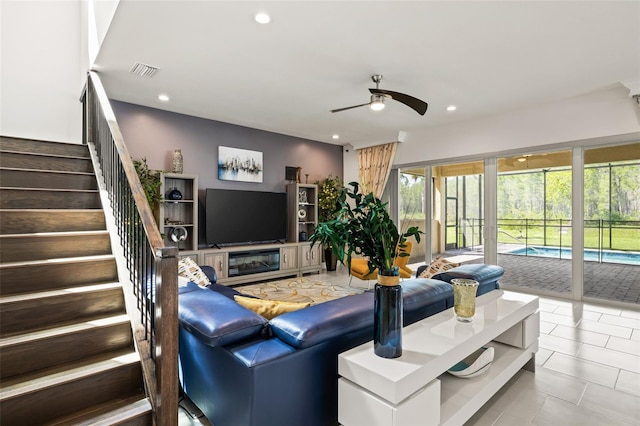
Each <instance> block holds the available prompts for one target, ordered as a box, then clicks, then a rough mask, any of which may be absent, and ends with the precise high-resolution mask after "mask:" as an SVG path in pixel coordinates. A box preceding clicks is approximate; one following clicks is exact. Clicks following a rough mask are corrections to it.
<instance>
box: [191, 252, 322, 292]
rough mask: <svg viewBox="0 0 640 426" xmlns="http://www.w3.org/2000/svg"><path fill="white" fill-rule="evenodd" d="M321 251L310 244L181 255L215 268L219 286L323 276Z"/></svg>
mask: <svg viewBox="0 0 640 426" xmlns="http://www.w3.org/2000/svg"><path fill="white" fill-rule="evenodd" d="M320 249H321V246H320V245H315V246H314V247H313V248H311V243H309V242H304V243H284V244H260V245H247V246H234V247H222V248H208V249H202V250H194V251H188V252H180V256H181V257H191V258H193V260H195V261H196V263H198V264H200V265H208V266H212V267H213V268H215V270H216V273H217V274H218V284H223V285H234V284H246V283H250V282H254V281H262V280H268V279H273V278H282V277H288V276H295V277H299V276H302V275H303V274H306V273H320V272H321V271H322V254H321V251H320Z"/></svg>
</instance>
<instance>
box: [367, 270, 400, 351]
mask: <svg viewBox="0 0 640 426" xmlns="http://www.w3.org/2000/svg"><path fill="white" fill-rule="evenodd" d="M399 275H400V273H399V270H398V268H397V267H396V268H394V269H392V270H384V271H383V270H379V275H378V283H376V285H375V301H374V308H373V309H374V319H373V351H374V352H375V354H376V355H378V356H379V357H382V358H398V357H399V356H401V355H402V287H401V286H400V284H399V279H400V278H399ZM381 283H382V284H381ZM393 283H395V284H393Z"/></svg>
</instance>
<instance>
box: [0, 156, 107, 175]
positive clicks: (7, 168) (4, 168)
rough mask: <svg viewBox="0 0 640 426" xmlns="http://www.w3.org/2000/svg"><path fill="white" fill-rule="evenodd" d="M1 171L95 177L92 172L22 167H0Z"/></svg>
mask: <svg viewBox="0 0 640 426" xmlns="http://www.w3.org/2000/svg"><path fill="white" fill-rule="evenodd" d="M0 152H1V151H0ZM2 171H14V172H29V173H51V174H64V175H77V176H95V175H96V174H95V173H93V172H77V171H73V170H47V169H25V168H22V167H3V166H0V172H2Z"/></svg>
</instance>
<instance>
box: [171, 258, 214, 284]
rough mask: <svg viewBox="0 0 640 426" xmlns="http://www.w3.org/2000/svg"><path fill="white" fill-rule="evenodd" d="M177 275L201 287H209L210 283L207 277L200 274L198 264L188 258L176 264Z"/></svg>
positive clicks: (200, 270) (202, 273)
mask: <svg viewBox="0 0 640 426" xmlns="http://www.w3.org/2000/svg"><path fill="white" fill-rule="evenodd" d="M178 275H179V276H181V277H185V278H187V279H188V280H189V281H193V282H194V283H196V284H198V285H199V286H201V287H208V286H210V285H211V281H209V278H207V275H206V274H205V273H204V272H202V269H200V267H199V266H198V264H197V263H196V262H194V260H193V259H191V258H190V257H185V258H182V259H180V261H179V262H178Z"/></svg>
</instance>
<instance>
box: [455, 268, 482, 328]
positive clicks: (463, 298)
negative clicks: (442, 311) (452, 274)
mask: <svg viewBox="0 0 640 426" xmlns="http://www.w3.org/2000/svg"><path fill="white" fill-rule="evenodd" d="M451 285H453V310H454V311H455V313H456V317H457V319H458V321H460V322H471V321H472V320H473V316H474V315H475V314H476V293H477V292H478V281H475V280H468V279H466V278H454V279H452V280H451Z"/></svg>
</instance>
